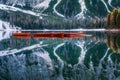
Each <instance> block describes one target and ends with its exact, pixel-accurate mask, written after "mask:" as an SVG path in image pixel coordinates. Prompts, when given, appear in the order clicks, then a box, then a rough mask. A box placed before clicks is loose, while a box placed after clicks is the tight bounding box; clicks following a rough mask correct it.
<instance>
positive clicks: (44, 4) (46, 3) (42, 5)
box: [34, 0, 51, 10]
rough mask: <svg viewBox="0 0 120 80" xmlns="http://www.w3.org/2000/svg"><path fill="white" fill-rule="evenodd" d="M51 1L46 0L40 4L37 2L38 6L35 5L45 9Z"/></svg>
mask: <svg viewBox="0 0 120 80" xmlns="http://www.w3.org/2000/svg"><path fill="white" fill-rule="evenodd" d="M50 2H51V0H44V1H43V2H41V3H40V4H37V5H36V6H34V8H44V10H45V9H47V8H48V7H49V4H50Z"/></svg>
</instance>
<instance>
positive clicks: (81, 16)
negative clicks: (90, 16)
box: [75, 0, 87, 19]
mask: <svg viewBox="0 0 120 80" xmlns="http://www.w3.org/2000/svg"><path fill="white" fill-rule="evenodd" d="M79 4H80V6H81V12H80V13H78V14H77V15H76V16H75V17H76V18H78V19H85V16H84V14H85V13H86V11H87V8H86V5H85V1H84V0H79Z"/></svg>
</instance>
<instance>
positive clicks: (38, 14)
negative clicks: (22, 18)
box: [0, 4, 47, 16]
mask: <svg viewBox="0 0 120 80" xmlns="http://www.w3.org/2000/svg"><path fill="white" fill-rule="evenodd" d="M0 9H1V10H6V11H8V10H9V11H14V12H16V11H20V12H22V13H26V14H30V15H33V16H42V15H43V16H47V15H46V14H41V13H36V12H33V11H30V10H23V9H20V8H16V7H13V6H8V5H4V4H0Z"/></svg>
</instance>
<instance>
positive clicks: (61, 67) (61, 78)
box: [53, 43, 65, 80]
mask: <svg viewBox="0 0 120 80" xmlns="http://www.w3.org/2000/svg"><path fill="white" fill-rule="evenodd" d="M63 45H65V43H61V44H59V45H57V46H56V47H55V48H54V51H53V53H54V55H55V56H56V57H57V59H58V61H59V63H60V74H59V78H60V80H64V79H63V75H62V73H63V72H62V71H63V68H64V61H63V60H62V59H61V58H60V57H59V56H58V55H57V53H56V51H57V49H59V48H60V47H62V46H63Z"/></svg>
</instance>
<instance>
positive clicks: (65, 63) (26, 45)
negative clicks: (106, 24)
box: [0, 31, 120, 80]
mask: <svg viewBox="0 0 120 80" xmlns="http://www.w3.org/2000/svg"><path fill="white" fill-rule="evenodd" d="M84 34H86V35H91V36H85V37H82V38H69V39H68V38H64V39H60V38H54V39H53V38H52V39H50V38H44V39H35V38H32V37H31V38H30V39H25V38H19V39H18V38H14V37H13V36H12V32H10V31H7V32H0V80H120V54H119V53H120V33H119V31H117V32H99V31H97V32H93V31H91V32H90V31H89V32H84Z"/></svg>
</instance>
